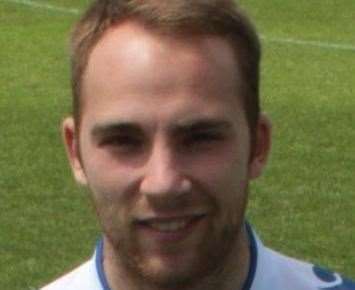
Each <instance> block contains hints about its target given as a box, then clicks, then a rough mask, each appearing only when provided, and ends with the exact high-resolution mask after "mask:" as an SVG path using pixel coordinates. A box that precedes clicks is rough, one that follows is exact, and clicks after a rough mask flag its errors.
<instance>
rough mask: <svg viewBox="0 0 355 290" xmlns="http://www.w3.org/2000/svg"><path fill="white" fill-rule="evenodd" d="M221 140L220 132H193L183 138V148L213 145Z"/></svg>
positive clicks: (222, 137)
mask: <svg viewBox="0 0 355 290" xmlns="http://www.w3.org/2000/svg"><path fill="white" fill-rule="evenodd" d="M223 139H224V136H223V134H222V133H220V132H212V131H200V132H193V133H191V134H190V135H188V136H187V137H186V138H185V140H184V145H185V146H199V145H208V144H214V143H216V142H219V141H222V140H223Z"/></svg>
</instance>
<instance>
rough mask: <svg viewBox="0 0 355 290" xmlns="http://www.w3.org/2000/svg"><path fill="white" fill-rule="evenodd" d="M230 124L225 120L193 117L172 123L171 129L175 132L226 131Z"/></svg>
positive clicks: (230, 126)
mask: <svg viewBox="0 0 355 290" xmlns="http://www.w3.org/2000/svg"><path fill="white" fill-rule="evenodd" d="M231 128H232V124H231V123H230V122H229V121H227V120H216V119H206V118H203V119H195V120H189V121H186V122H181V124H177V125H173V126H172V131H173V132H174V133H175V132H176V133H184V132H195V131H210V130H211V131H212V130H213V131H228V130H230V129H231Z"/></svg>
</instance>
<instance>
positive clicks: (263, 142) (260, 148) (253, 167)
mask: <svg viewBox="0 0 355 290" xmlns="http://www.w3.org/2000/svg"><path fill="white" fill-rule="evenodd" d="M271 128H272V126H271V122H270V120H269V118H268V117H267V116H266V115H265V114H263V113H262V114H261V115H260V117H259V120H258V124H257V126H256V139H255V144H254V151H253V156H251V158H250V162H249V179H254V178H257V177H259V176H260V175H261V174H262V172H263V170H264V167H265V165H266V163H267V159H268V156H269V153H270V149H271Z"/></svg>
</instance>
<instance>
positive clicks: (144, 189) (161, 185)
mask: <svg viewBox="0 0 355 290" xmlns="http://www.w3.org/2000/svg"><path fill="white" fill-rule="evenodd" d="M180 167H181V166H180V163H179V156H177V153H176V152H174V149H173V148H170V147H169V146H168V145H164V144H162V145H156V146H155V147H154V148H153V149H152V151H151V154H150V157H149V160H148V161H147V163H146V166H145V171H144V176H143V179H142V181H141V184H140V191H141V193H143V194H145V195H147V196H148V197H152V198H153V197H157V198H163V197H173V196H175V197H176V196H180V195H184V194H185V193H188V192H189V191H190V189H191V181H190V180H189V178H188V177H187V176H184V174H183V171H184V170H183V168H180Z"/></svg>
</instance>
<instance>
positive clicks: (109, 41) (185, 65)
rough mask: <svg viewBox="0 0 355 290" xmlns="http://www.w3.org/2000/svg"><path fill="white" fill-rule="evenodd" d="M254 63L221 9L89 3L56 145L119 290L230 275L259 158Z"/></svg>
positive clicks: (241, 254)
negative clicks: (89, 204)
mask: <svg viewBox="0 0 355 290" xmlns="http://www.w3.org/2000/svg"><path fill="white" fill-rule="evenodd" d="M259 57H260V56H259V44H258V41H257V37H256V35H255V32H254V30H253V28H252V26H250V24H249V22H248V21H247V19H246V18H245V16H243V15H242V14H241V13H240V12H239V10H238V9H237V8H236V7H235V6H234V5H233V4H232V1H222V0H221V1H218V0H213V1H212V0H211V1H209V0H207V1H206V0H203V1H202V0H201V1H199V0H197V1H184V0H181V1H178V0H171V1H166V2H165V1H154V0H151V1H149V0H148V1H138V0H136V1H134V0H131V1H97V2H95V3H94V4H93V6H92V7H91V8H90V9H89V11H88V12H87V13H86V14H85V15H84V17H83V19H82V20H81V21H80V22H79V24H78V26H77V28H76V30H75V32H74V37H73V62H72V65H73V91H74V117H73V118H68V119H66V120H65V121H64V123H63V131H64V138H65V143H66V146H67V151H68V156H69V159H70V161H71V165H72V169H73V172H74V176H75V178H76V179H77V181H78V182H79V183H81V184H85V185H87V186H88V187H89V188H90V190H91V191H92V197H93V202H94V205H95V207H96V210H97V214H98V217H99V221H100V223H101V225H102V229H103V232H104V236H105V241H106V243H105V244H106V251H109V252H110V255H106V257H114V258H113V260H114V263H113V264H114V265H115V266H113V267H115V268H116V269H118V270H119V272H120V273H121V274H122V275H128V277H131V278H132V281H133V280H134V281H142V280H143V281H144V283H145V284H150V285H155V286H159V287H161V288H164V287H167V288H170V289H173V288H174V287H176V288H179V287H180V286H181V285H186V286H189V285H190V286H191V285H194V284H196V283H198V281H201V279H203V278H206V277H215V276H216V275H217V274H216V273H221V272H224V271H225V269H226V268H228V266H230V268H231V269H237V271H239V272H243V265H244V266H245V263H244V262H245V257H246V254H245V252H246V251H247V248H248V247H247V246H245V239H246V237H245V233H244V232H243V222H244V213H245V208H246V204H247V192H248V183H249V181H250V180H251V179H253V178H256V177H257V176H259V175H260V173H261V172H262V169H263V167H264V165H265V163H266V157H267V155H268V151H269V146H270V126H269V123H268V121H267V119H266V117H264V116H263V115H260V114H259V105H258V65H259ZM108 259H109V258H108ZM243 263H244V264H243ZM113 264H112V263H111V266H112V265H113ZM108 269H112V267H108ZM123 273H124V274H123ZM113 276H115V277H117V275H113ZM121 283H123V282H122V281H121ZM123 288H124V287H123ZM139 289H141V288H139Z"/></svg>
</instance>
